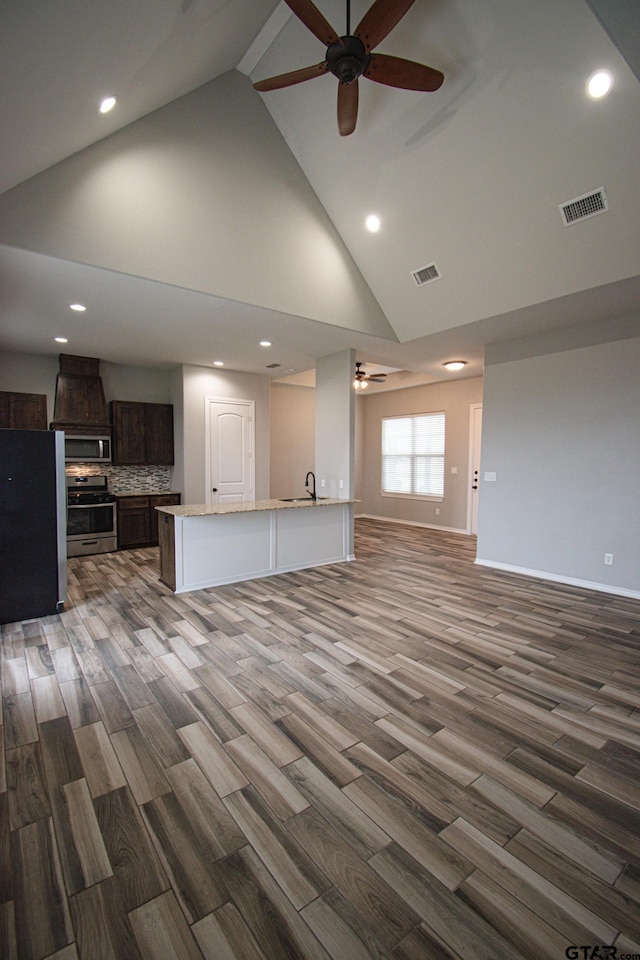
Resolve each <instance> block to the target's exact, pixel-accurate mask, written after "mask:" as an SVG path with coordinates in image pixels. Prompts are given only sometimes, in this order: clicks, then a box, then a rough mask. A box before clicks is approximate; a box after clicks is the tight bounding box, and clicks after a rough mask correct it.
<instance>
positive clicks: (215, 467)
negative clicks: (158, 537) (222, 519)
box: [205, 397, 255, 503]
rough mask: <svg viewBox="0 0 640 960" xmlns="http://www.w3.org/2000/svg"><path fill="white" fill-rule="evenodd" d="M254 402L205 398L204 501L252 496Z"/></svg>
mask: <svg viewBox="0 0 640 960" xmlns="http://www.w3.org/2000/svg"><path fill="white" fill-rule="evenodd" d="M253 425H254V403H253V401H251V400H219V399H217V398H215V397H207V398H206V416H205V428H206V431H207V433H206V440H207V443H206V447H207V457H206V461H207V503H238V502H241V501H244V500H253V499H254V489H255V476H254V459H253V449H254V427H253Z"/></svg>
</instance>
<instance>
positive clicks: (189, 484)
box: [173, 366, 269, 503]
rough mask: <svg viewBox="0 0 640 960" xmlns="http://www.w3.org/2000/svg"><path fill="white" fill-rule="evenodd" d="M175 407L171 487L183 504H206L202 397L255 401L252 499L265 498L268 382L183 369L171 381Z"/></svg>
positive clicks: (249, 376)
mask: <svg viewBox="0 0 640 960" xmlns="http://www.w3.org/2000/svg"><path fill="white" fill-rule="evenodd" d="M173 387H174V397H175V399H176V401H177V404H176V405H178V404H179V405H180V406H181V408H182V411H183V418H182V431H181V439H180V445H179V446H178V448H177V449H176V472H175V474H174V485H175V484H176V483H177V482H178V478H180V480H181V484H182V491H183V502H184V503H206V502H207V498H206V490H205V479H206V477H205V432H204V430H205V397H216V398H219V399H225V400H253V401H255V411H256V422H255V441H256V445H255V451H254V453H255V477H256V487H255V499H256V500H264V499H266V498H268V496H269V378H268V377H262V376H256V375H255V374H252V373H237V372H234V371H231V370H230V371H226V370H224V371H219V370H214V369H212V368H210V367H196V366H184V367H182V380H181V381H180V379H179V378H178V377H176V378H175V379H174V384H173Z"/></svg>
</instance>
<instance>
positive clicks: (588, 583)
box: [474, 557, 640, 600]
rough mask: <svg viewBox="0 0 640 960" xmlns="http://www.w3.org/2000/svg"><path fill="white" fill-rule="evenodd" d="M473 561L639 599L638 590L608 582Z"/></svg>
mask: <svg viewBox="0 0 640 960" xmlns="http://www.w3.org/2000/svg"><path fill="white" fill-rule="evenodd" d="M474 562H475V563H477V564H478V565H479V566H481V567H491V568H492V569H494V570H505V571H506V572H507V573H520V574H522V575H523V576H525V577H535V579H536V580H551V581H552V582H553V583H564V584H566V585H567V586H568V587H582V588H583V589H584V590H597V591H599V592H600V593H611V594H613V595H614V596H616V597H630V598H631V599H632V600H640V591H638V590H627V589H626V588H625V587H613V586H611V584H609V583H595V582H594V581H593V580H577V579H576V578H575V577H562V576H559V575H558V574H556V573H546V572H545V571H544V570H530V569H529V568H528V567H516V566H514V565H513V564H510V563H497V562H495V561H493V560H479V559H478V558H477V557H476V559H475V561H474Z"/></svg>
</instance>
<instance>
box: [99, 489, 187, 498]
mask: <svg viewBox="0 0 640 960" xmlns="http://www.w3.org/2000/svg"><path fill="white" fill-rule="evenodd" d="M113 495H114V497H169V496H171V497H179V496H181V494H180V491H179V490H114V491H113Z"/></svg>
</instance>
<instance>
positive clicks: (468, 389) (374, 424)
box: [357, 377, 482, 532]
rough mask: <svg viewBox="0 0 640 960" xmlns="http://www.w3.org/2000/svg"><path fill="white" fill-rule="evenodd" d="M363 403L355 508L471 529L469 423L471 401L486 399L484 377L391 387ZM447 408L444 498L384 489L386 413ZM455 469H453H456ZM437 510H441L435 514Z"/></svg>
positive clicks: (406, 413)
mask: <svg viewBox="0 0 640 960" xmlns="http://www.w3.org/2000/svg"><path fill="white" fill-rule="evenodd" d="M358 402H359V404H360V405H361V406H362V410H363V413H362V421H363V426H362V449H363V450H364V451H366V460H365V461H364V469H363V471H362V475H361V476H362V479H361V486H360V490H361V493H360V494H359V499H360V500H361V501H362V502H361V503H360V504H358V510H357V513H359V514H365V515H366V516H371V517H382V518H384V519H388V520H397V521H399V522H404V523H416V524H422V525H424V526H428V527H443V528H445V529H448V530H459V531H463V532H466V530H467V503H468V489H469V477H468V474H469V423H470V407H471V404H472V403H482V378H481V377H473V378H470V379H467V380H454V381H449V382H446V383H432V384H426V385H423V386H419V387H409V388H407V389H406V390H390V391H387V392H379V393H375V394H373V393H372V394H371V395H368V396H366V397H363V398H360V399H359V401H358ZM439 410H444V413H445V424H446V425H445V431H446V433H445V488H444V500H442V501H433V500H410V499H406V498H404V497H389V496H384V497H383V496H382V494H381V493H380V477H381V471H382V462H381V438H382V419H383V417H400V416H411V415H413V414H419V413H435V412H437V411H439ZM454 469H455V471H456V472H455V473H454V472H452V471H453V470H454ZM436 510H438V511H439V512H438V513H436Z"/></svg>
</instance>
